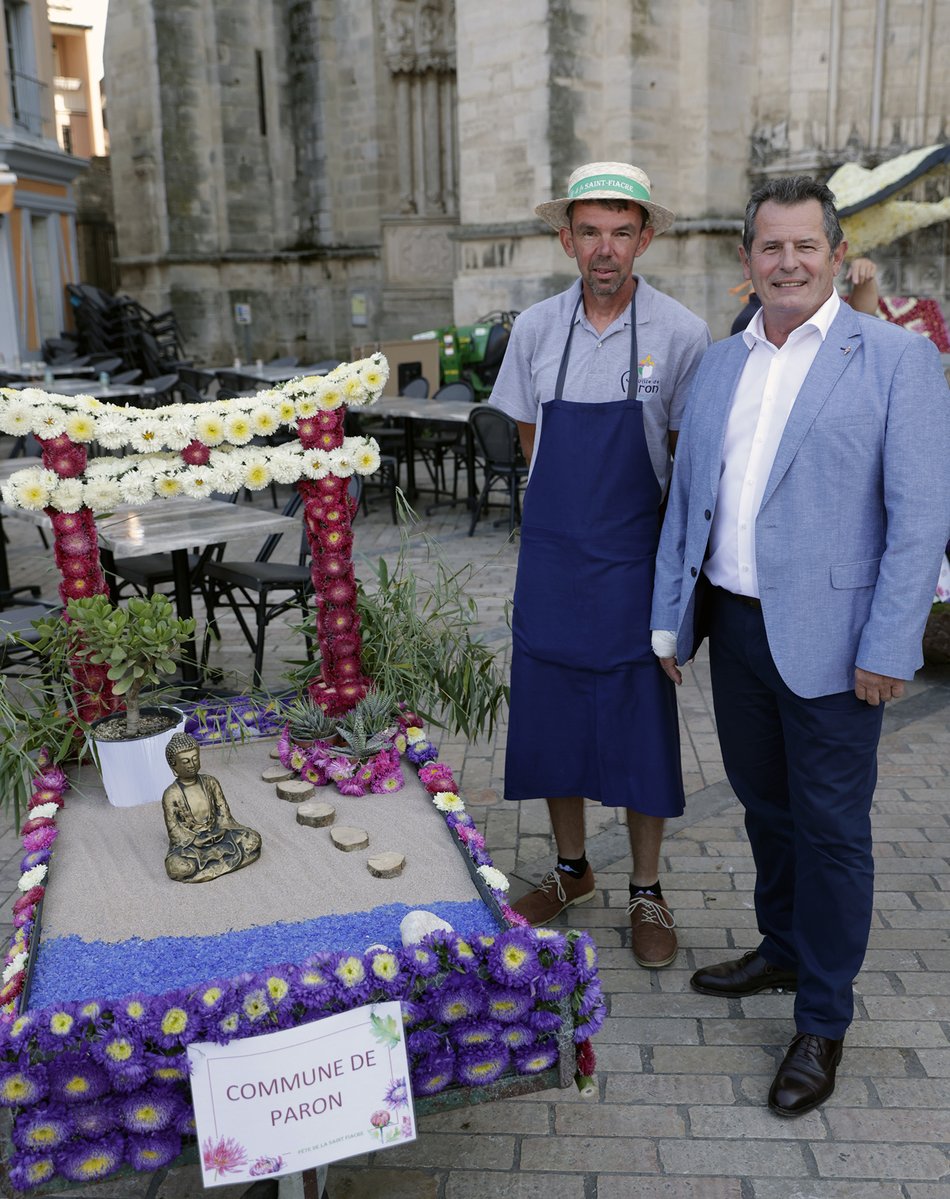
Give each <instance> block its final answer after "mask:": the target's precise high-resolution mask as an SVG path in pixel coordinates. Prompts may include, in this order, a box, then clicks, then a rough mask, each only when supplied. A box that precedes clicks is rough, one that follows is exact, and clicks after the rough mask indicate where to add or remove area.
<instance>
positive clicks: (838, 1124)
mask: <svg viewBox="0 0 950 1199" xmlns="http://www.w3.org/2000/svg"><path fill="white" fill-rule="evenodd" d="M825 1118H826V1119H827V1121H828V1126H829V1128H830V1129H831V1135H832V1138H833V1139H834V1140H837V1141H870V1142H872V1143H874V1142H880V1141H892V1142H897V1141H921V1142H924V1143H927V1144H932V1143H934V1142H940V1141H946V1140H948V1138H950V1127H948V1125H947V1119H946V1114H945V1113H943V1112H927V1111H919V1110H915V1109H912V1110H910V1111H900V1112H898V1111H880V1110H878V1111H873V1110H869V1109H864V1110H861V1111H854V1110H852V1109H850V1108H838V1107H837V1106H835V1107H829V1108H827V1110H826V1112H825Z"/></svg>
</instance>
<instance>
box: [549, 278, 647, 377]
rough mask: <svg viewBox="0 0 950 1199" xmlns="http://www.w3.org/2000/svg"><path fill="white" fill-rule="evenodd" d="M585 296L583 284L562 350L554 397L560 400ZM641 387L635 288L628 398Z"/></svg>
mask: <svg viewBox="0 0 950 1199" xmlns="http://www.w3.org/2000/svg"><path fill="white" fill-rule="evenodd" d="M583 298H584V285H583V283H582V284H581V294H580V295H579V296H578V297H577V303H576V304H575V305H574V311H573V312H572V313H571V323H570V325H569V326H568V329H567V340H566V341H565V343H564V349H563V351H562V352H561V364H560V366H559V367H558V371H557V383H556V384H555V385H554V398H555V399H556V400H560V399H562V398H563V395H564V380H565V378H566V377H567V364H568V362H569V360H570V357H571V338H572V337H573V336H574V322H575V321H576V320H577V311H578V309H579V308H580V306H581V300H582V299H583ZM638 388H639V379H638V376H637V289H636V288H634V289H633V296H632V297H631V299H630V373H629V375H628V377H627V399H628V400H633V399H636V396H637V390H638Z"/></svg>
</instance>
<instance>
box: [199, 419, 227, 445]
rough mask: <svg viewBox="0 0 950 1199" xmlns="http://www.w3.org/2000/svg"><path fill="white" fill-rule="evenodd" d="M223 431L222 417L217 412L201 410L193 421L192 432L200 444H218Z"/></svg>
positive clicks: (222, 436)
mask: <svg viewBox="0 0 950 1199" xmlns="http://www.w3.org/2000/svg"><path fill="white" fill-rule="evenodd" d="M224 432H225V429H224V417H222V416H221V415H220V414H219V413H217V412H203V413H202V414H201V415H200V416H199V417H198V419H197V421H196V422H195V427H194V434H195V437H196V438H197V439H198V441H200V442H201V444H202V445H207V446H216V445H220V444H221V442H222V441H224Z"/></svg>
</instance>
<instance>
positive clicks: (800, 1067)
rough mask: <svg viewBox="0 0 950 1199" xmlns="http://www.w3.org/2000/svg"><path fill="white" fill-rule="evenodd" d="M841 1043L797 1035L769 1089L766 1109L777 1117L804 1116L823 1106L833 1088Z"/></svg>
mask: <svg viewBox="0 0 950 1199" xmlns="http://www.w3.org/2000/svg"><path fill="white" fill-rule="evenodd" d="M843 1044H844V1040H843V1039H842V1040H840V1041H832V1040H831V1038H830V1037H819V1036H818V1035H817V1034H816V1033H811V1032H800V1033H799V1034H798V1036H797V1037H795V1039H794V1040H793V1041H792V1043H791V1045H789V1047H788V1052H787V1053H786V1054H785V1060H784V1061H783V1062H782V1064H781V1066H779V1068H778V1073H777V1074H776V1075H775V1079H774V1081H773V1083H772V1086H771V1087H770V1089H769V1107H770V1108H771V1109H772V1111H773V1112H775V1114H776V1115H777V1116H803V1115H804V1114H805V1112H810V1111H813V1110H814V1109H815V1108H816V1107H817V1106H818V1105H819V1103H824V1102H825V1100H826V1099H827V1098H828V1096H829V1095H830V1094H831V1092H832V1091H833V1090H834V1089H835V1071H836V1070H837V1069H838V1063H839V1062H840V1061H841V1046H842V1045H843Z"/></svg>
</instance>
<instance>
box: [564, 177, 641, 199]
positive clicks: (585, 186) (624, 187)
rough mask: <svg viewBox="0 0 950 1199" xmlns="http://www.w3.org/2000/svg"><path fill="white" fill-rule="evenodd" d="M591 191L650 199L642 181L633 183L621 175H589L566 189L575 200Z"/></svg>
mask: <svg viewBox="0 0 950 1199" xmlns="http://www.w3.org/2000/svg"><path fill="white" fill-rule="evenodd" d="M592 191H618V192H623V194H624V195H625V196H629V197H630V198H631V200H647V201H649V199H650V193H649V191H647V189H646V188H645V187H644V186H643V184H642V183H635V182H634V180H632V179H625V178H624V177H623V176H622V175H591V176H590V177H589V178H587V179H580V180H579V181H578V182H577V183H575V184H574V185H573V186H572V187H571V188H569V189H568V193H567V194H568V196H569V197H570V198H571V199H572V200H577V199H580V197H581V196H583V195H585V194H586V193H587V192H592Z"/></svg>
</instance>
